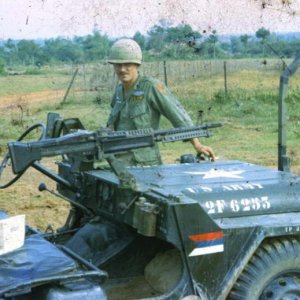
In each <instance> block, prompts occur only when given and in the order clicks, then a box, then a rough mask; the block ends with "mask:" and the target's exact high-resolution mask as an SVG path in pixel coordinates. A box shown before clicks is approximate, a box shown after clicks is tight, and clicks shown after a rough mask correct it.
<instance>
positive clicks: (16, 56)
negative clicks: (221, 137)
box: [0, 20, 300, 73]
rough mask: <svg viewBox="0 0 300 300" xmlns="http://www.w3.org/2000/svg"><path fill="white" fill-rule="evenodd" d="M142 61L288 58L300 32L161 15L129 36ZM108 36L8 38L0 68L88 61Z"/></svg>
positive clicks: (102, 52) (102, 50)
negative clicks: (220, 28)
mask: <svg viewBox="0 0 300 300" xmlns="http://www.w3.org/2000/svg"><path fill="white" fill-rule="evenodd" d="M133 39H134V40H136V41H137V42H138V43H139V45H140V46H141V48H142V50H143V54H144V59H145V61H151V60H158V59H159V60H162V59H164V60H167V59H173V60H176V59H199V58H203V59H226V58H245V57H274V56H279V57H280V58H283V57H292V56H293V55H295V53H296V52H297V51H298V50H299V49H300V35H298V37H297V36H294V37H292V38H289V39H288V38H287V36H284V35H276V34H274V33H271V32H270V31H269V30H268V29H266V28H264V27H262V28H260V29H258V30H257V31H256V32H255V34H253V35H250V34H242V35H239V36H226V37H224V36H222V35H219V34H218V32H217V31H216V30H212V31H210V32H198V31H194V30H193V29H192V27H191V26H190V25H187V24H181V25H178V26H172V24H170V23H169V22H167V21H165V20H161V21H160V22H159V24H157V25H154V26H153V27H152V28H150V30H149V31H148V32H147V34H145V35H143V34H141V33H140V32H136V33H135V35H134V36H133ZM113 42H114V40H113V39H112V38H110V37H109V36H107V35H105V34H101V32H99V31H94V32H93V33H92V34H90V35H87V36H82V37H74V38H72V39H70V38H63V37H57V38H51V39H45V40H41V41H37V40H27V39H22V40H12V39H8V40H6V41H3V42H2V43H1V44H0V73H1V72H2V73H3V72H5V69H9V68H12V67H13V66H15V65H20V64H21V65H35V66H37V67H39V66H42V65H45V64H55V63H89V62H96V61H99V60H103V59H105V58H106V57H107V56H108V53H109V49H110V47H111V45H112V43H113Z"/></svg>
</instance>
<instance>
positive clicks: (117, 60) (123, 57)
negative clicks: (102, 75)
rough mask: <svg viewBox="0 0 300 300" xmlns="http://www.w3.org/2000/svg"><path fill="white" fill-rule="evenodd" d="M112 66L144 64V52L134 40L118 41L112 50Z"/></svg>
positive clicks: (110, 56)
mask: <svg viewBox="0 0 300 300" xmlns="http://www.w3.org/2000/svg"><path fill="white" fill-rule="evenodd" d="M108 62H109V63H111V64H126V63H133V64H138V65H140V64H141V63H142V50H141V48H140V46H139V44H138V43H137V42H136V41H134V40H132V39H121V40H118V41H116V42H115V43H114V44H113V45H112V47H111V49H110V54H109V58H108Z"/></svg>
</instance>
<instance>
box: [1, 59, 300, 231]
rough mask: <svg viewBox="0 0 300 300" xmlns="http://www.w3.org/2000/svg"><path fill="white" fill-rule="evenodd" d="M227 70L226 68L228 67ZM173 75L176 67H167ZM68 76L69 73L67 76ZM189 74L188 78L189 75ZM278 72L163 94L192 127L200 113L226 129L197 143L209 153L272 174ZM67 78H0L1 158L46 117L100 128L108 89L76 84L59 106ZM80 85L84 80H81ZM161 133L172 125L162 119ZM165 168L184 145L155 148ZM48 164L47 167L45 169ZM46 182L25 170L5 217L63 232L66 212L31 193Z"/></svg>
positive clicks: (291, 126)
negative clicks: (170, 95)
mask: <svg viewBox="0 0 300 300" xmlns="http://www.w3.org/2000/svg"><path fill="white" fill-rule="evenodd" d="M231 63H232V62H231ZM173 68H174V66H173ZM72 70H73V69H72ZM187 72H188V71H187ZM279 75H280V70H279V69H278V68H275V69H274V70H272V69H262V68H260V69H258V70H255V69H251V70H247V69H240V70H238V71H235V72H233V73H230V75H229V76H228V78H227V94H225V92H224V78H223V74H217V75H211V74H210V75H209V76H207V77H205V76H202V77H201V78H194V79H189V80H186V81H179V82H175V81H174V82H173V83H172V80H170V82H171V84H169V88H170V89H171V90H172V92H173V93H174V94H175V95H176V96H177V97H178V99H180V101H181V103H182V104H183V105H184V107H185V108H186V110H187V111H188V112H189V113H190V115H191V116H192V118H193V120H195V122H196V120H197V118H198V111H199V110H202V111H203V120H204V121H208V122H215V121H221V122H224V126H223V127H222V128H218V129H215V130H214V131H213V133H214V135H213V137H211V138H210V139H206V140H202V143H205V144H208V145H210V146H212V147H213V148H214V150H215V152H216V154H217V156H218V157H219V159H225V160H229V159H230V160H243V161H248V162H250V163H255V164H261V165H265V166H269V167H271V168H276V166H277V134H278V131H277V100H278V89H279ZM71 76H72V71H70V69H68V71H64V70H62V69H61V67H60V68H59V69H57V70H56V69H55V68H51V69H50V68H48V69H44V70H41V71H39V72H37V74H32V75H30V74H27V75H25V74H23V75H17V76H6V77H0V86H1V89H0V108H1V110H0V118H1V123H0V155H1V156H3V155H4V154H5V153H6V143H7V142H8V141H10V140H15V139H17V138H18V136H19V135H20V134H21V133H22V132H23V131H24V130H25V129H26V128H28V127H29V126H30V125H32V124H34V123H36V122H40V121H41V122H45V121H46V115H47V112H48V111H54V112H58V113H60V114H61V115H62V116H64V117H79V118H80V119H81V121H82V122H83V124H84V125H85V127H86V128H87V129H90V130H94V129H96V128H99V127H101V126H105V123H106V118H107V115H108V113H109V108H110V105H109V104H110V97H111V93H112V89H111V86H105V85H104V84H103V85H99V88H97V89H94V88H87V84H86V83H87V82H90V81H91V78H92V75H91V74H90V77H86V78H85V84H82V82H78V80H79V79H78V78H77V79H76V80H75V82H74V84H73V86H72V89H71V90H70V93H69V95H68V98H67V99H66V101H65V102H62V99H63V96H64V94H65V92H66V90H67V87H68V84H69V82H70V79H71ZM299 77H300V76H299V73H296V74H295V76H294V77H293V78H291V80H290V84H289V93H288V98H287V102H288V115H289V120H288V153H289V156H290V157H291V159H292V165H293V171H294V172H298V170H299V167H298V165H300V150H299V139H300V136H299V135H300V133H299V132H300V131H299V126H300V114H299V112H300V101H299V100H300V88H299ZM80 78H82V77H80ZM161 126H162V127H170V126H171V125H170V124H168V122H167V121H166V120H165V119H163V120H162V124H161ZM161 152H162V155H163V158H164V162H166V163H169V162H175V161H176V159H177V158H178V157H179V156H180V154H182V153H193V149H192V146H191V145H190V144H189V143H182V142H177V143H173V144H166V145H161ZM47 163H48V162H47ZM41 181H46V182H47V184H48V185H49V187H51V188H52V189H55V185H54V184H53V183H52V182H50V180H48V179H47V178H43V177H42V176H41V175H39V174H38V173H37V172H36V171H34V170H28V171H27V172H26V173H25V174H24V175H23V176H22V178H21V179H20V180H19V181H17V183H15V184H14V185H13V186H11V187H9V188H7V189H4V190H0V207H1V208H2V209H4V210H6V211H8V212H9V213H10V214H19V213H25V214H26V216H27V222H28V223H29V224H30V225H33V226H36V227H38V228H39V229H41V230H44V229H45V228H46V226H47V225H48V224H49V223H52V224H53V225H54V227H58V226H60V225H62V223H63V221H64V219H65V214H66V212H67V210H68V205H67V204H66V203H65V202H63V200H59V199H56V198H55V197H54V196H52V195H50V194H49V193H47V192H44V194H41V193H40V192H38V190H37V186H38V184H39V183H40V182H41Z"/></svg>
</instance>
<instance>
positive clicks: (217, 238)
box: [189, 231, 224, 256]
mask: <svg viewBox="0 0 300 300" xmlns="http://www.w3.org/2000/svg"><path fill="white" fill-rule="evenodd" d="M189 239H190V240H192V241H193V242H194V244H195V249H194V250H193V251H192V252H191V253H190V254H189V256H198V255H205V254H212V253H218V252H223V251H224V232H223V231H216V232H209V233H202V234H195V235H190V236H189Z"/></svg>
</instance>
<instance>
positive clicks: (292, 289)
mask: <svg viewBox="0 0 300 300" xmlns="http://www.w3.org/2000/svg"><path fill="white" fill-rule="evenodd" d="M259 299H260V300H298V299H300V272H290V273H287V274H281V275H279V276H277V277H275V278H274V279H273V280H272V281H271V282H270V283H269V284H268V285H267V287H266V288H265V289H264V290H263V292H262V294H261V296H260V298H259Z"/></svg>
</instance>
